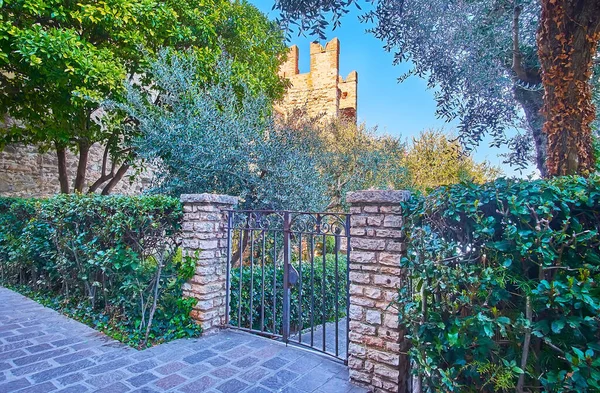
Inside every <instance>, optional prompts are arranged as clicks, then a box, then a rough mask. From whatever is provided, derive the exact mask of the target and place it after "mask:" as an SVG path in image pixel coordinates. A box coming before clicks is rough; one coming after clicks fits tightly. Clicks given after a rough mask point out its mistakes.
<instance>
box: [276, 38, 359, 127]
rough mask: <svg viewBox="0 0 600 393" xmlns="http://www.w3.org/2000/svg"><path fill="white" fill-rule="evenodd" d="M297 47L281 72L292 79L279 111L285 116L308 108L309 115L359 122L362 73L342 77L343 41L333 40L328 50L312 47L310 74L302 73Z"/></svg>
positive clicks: (315, 45) (316, 46)
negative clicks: (358, 112) (357, 120)
mask: <svg viewBox="0 0 600 393" xmlns="http://www.w3.org/2000/svg"><path fill="white" fill-rule="evenodd" d="M299 52H300V51H299V50H298V47H297V46H296V45H294V46H292V47H291V48H290V51H289V54H288V58H287V60H286V62H285V63H284V64H282V65H281V67H280V69H279V75H280V76H281V77H284V78H287V79H289V81H290V82H291V86H290V87H289V88H288V91H287V92H286V95H285V97H284V98H283V100H282V102H281V103H279V104H278V105H277V110H278V111H279V112H281V113H282V114H283V115H284V116H285V115H287V114H289V113H291V112H292V111H293V110H294V109H295V108H298V109H305V110H306V111H307V114H308V115H309V116H311V117H312V116H320V115H323V116H325V117H328V118H340V117H345V118H347V119H350V120H351V121H354V122H356V111H357V86H358V74H357V73H356V71H352V72H351V73H350V75H348V77H347V78H346V79H344V78H342V77H341V76H340V75H339V69H340V67H339V65H340V41H339V40H338V39H337V38H334V39H332V40H331V41H329V42H328V43H327V44H326V45H325V47H323V46H321V44H319V43H318V42H313V43H311V44H310V71H309V72H308V73H304V74H300V72H299V70H298V59H299V55H300V53H299Z"/></svg>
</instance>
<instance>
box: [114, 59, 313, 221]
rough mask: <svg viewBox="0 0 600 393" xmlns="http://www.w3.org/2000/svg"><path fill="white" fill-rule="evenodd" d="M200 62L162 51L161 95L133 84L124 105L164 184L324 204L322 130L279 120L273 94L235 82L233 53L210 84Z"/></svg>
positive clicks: (259, 202)
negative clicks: (199, 73)
mask: <svg viewBox="0 0 600 393" xmlns="http://www.w3.org/2000/svg"><path fill="white" fill-rule="evenodd" d="M198 62H199V60H198V58H197V56H196V55H194V54H193V53H186V54H185V55H178V54H176V53H173V52H170V51H162V52H161V53H160V55H159V57H158V60H157V61H155V62H152V63H151V69H150V73H151V74H152V75H154V78H153V86H155V88H156V89H157V90H158V91H160V102H159V103H156V102H155V101H152V100H150V99H149V97H147V96H146V95H144V94H142V93H140V92H139V91H138V90H137V89H135V88H134V87H131V88H130V89H129V94H128V100H127V103H126V104H124V105H120V106H119V108H121V109H122V110H124V111H125V112H126V113H127V114H128V115H129V116H131V117H132V118H133V119H135V120H136V122H137V123H138V127H139V129H140V132H141V137H140V138H139V139H138V141H137V148H138V150H139V154H140V156H141V157H143V158H144V159H146V160H149V161H152V162H155V163H156V164H157V166H158V171H157V173H158V177H159V178H158V184H157V188H158V189H159V190H161V191H164V192H168V193H170V194H173V195H178V194H181V193H198V192H214V193H220V194H229V195H237V196H240V197H241V198H242V200H243V202H242V204H241V205H242V207H244V208H266V209H292V210H294V209H295V210H309V209H319V207H321V206H323V205H324V200H323V197H322V195H323V182H322V179H321V176H320V175H319V173H318V171H317V165H318V159H317V157H316V155H317V152H318V151H319V150H320V147H319V146H318V143H319V142H318V140H317V138H314V137H312V136H311V134H310V133H304V134H303V137H302V136H301V133H300V131H299V130H292V129H290V128H287V127H282V126H279V125H277V124H276V123H275V121H274V119H273V118H272V117H271V114H270V110H271V101H270V99H269V98H268V97H267V96H265V95H264V94H253V93H252V92H251V91H250V90H249V88H248V86H247V85H246V84H244V83H241V84H238V83H236V81H235V76H234V75H233V69H232V67H233V63H232V62H231V61H230V60H228V59H227V58H223V59H222V60H221V61H220V63H219V66H218V67H217V69H216V74H217V75H218V79H217V80H216V81H214V82H213V83H210V84H205V83H203V82H202V81H201V80H198V78H197V77H196V72H195V70H196V69H197V67H198Z"/></svg>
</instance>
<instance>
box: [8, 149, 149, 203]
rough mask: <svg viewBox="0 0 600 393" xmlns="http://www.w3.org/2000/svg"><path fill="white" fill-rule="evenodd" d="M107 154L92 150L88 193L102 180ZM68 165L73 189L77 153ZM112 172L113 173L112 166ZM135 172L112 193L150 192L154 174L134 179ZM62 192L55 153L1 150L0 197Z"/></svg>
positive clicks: (90, 153) (147, 171) (51, 151)
mask: <svg viewBox="0 0 600 393" xmlns="http://www.w3.org/2000/svg"><path fill="white" fill-rule="evenodd" d="M103 154H104V148H103V147H102V146H100V145H99V144H94V145H92V147H91V148H90V152H89V158H88V167H87V176H86V181H87V184H86V187H85V189H84V192H86V191H87V187H89V186H90V185H91V184H92V183H93V182H95V181H96V180H97V179H98V178H99V177H100V175H101V173H102V159H103ZM67 164H68V166H67V174H68V177H69V182H70V185H69V187H70V188H71V189H72V188H73V183H74V181H75V174H76V172H77V159H76V155H75V154H74V153H73V152H70V151H69V152H67ZM108 168H109V169H110V163H109V166H108ZM117 168H118V167H117ZM134 172H135V170H134V169H133V168H130V169H129V171H128V172H127V174H126V175H125V177H124V178H123V179H121V181H120V182H119V183H117V185H116V186H115V188H114V189H113V192H112V193H113V194H125V195H138V194H141V193H142V192H143V191H144V190H147V189H148V188H149V187H150V185H151V183H152V177H153V173H152V170H151V169H150V168H145V169H144V170H143V171H141V173H139V174H137V175H136V176H135V177H134V178H132V177H131V175H133V174H134ZM104 185H106V183H104ZM101 190H102V187H101V188H100V191H101ZM59 191H60V185H59V183H58V160H57V158H56V152H55V151H53V150H50V151H48V152H46V153H40V151H39V149H38V147H37V146H24V145H19V144H15V145H8V146H5V147H4V149H3V150H0V196H11V197H35V198H44V197H49V196H51V195H54V194H57V193H58V192H59Z"/></svg>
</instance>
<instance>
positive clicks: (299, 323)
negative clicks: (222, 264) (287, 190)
mask: <svg viewBox="0 0 600 393" xmlns="http://www.w3.org/2000/svg"><path fill="white" fill-rule="evenodd" d="M255 231H259V232H260V234H259V235H257V234H256V233H255ZM279 234H281V235H279ZM331 238H333V240H334V244H333V247H334V248H333V251H332V252H329V253H328V251H327V250H328V242H327V240H328V239H329V240H331ZM342 238H346V250H345V251H346V253H345V254H346V261H345V264H346V266H345V267H346V272H345V273H346V274H345V280H346V283H345V285H344V290H345V291H346V293H345V295H346V296H345V297H344V298H345V299H344V300H345V303H346V304H345V306H346V307H345V317H346V332H345V338H346V341H345V344H346V345H345V349H346V351H345V353H344V354H342V355H340V347H339V340H340V331H339V330H340V323H339V322H340V301H339V300H340V299H339V297H340V290H341V286H340V283H339V280H340V265H339V264H340V258H339V253H340V252H342V248H341V247H340V246H341V244H342V243H341V239H342ZM234 240H235V241H234ZM227 241H228V247H227V279H226V290H227V294H226V323H227V325H229V326H230V327H234V328H236V329H239V330H243V331H247V332H252V333H256V334H260V335H265V336H269V337H272V338H279V339H281V340H282V341H283V342H285V343H286V344H287V343H290V344H294V345H300V346H303V347H307V348H309V349H313V350H316V351H318V352H322V353H325V354H328V355H330V356H334V357H335V358H337V359H340V360H344V362H346V356H347V353H348V344H349V343H348V332H349V321H348V313H349V307H350V302H349V300H350V299H349V297H350V296H349V266H348V263H349V254H350V215H349V214H344V213H329V212H326V213H308V212H297V211H273V210H228V219H227ZM319 241H320V242H321V244H320V245H319V246H320V247H316V246H317V243H318V242H319ZM234 243H237V248H238V249H237V251H236V252H235V253H234V249H233V245H234ZM248 243H250V244H249V246H250V247H248ZM271 246H272V247H271ZM269 247H270V248H272V258H273V260H272V266H273V277H272V281H273V282H272V290H273V294H272V315H271V317H272V318H273V320H272V326H270V327H269V328H267V326H265V324H266V322H267V319H266V318H267V315H266V314H265V312H266V311H267V310H266V307H268V305H267V291H266V285H267V282H266V280H267V279H268V278H267V275H266V271H267V266H268V263H269V262H268V259H267V258H270V257H269V254H270V253H269V252H268V251H269V250H268V248H269ZM296 247H297V248H296ZM305 247H306V248H307V252H308V260H306V259H305V258H303V254H304V248H305ZM248 249H249V251H250V252H249V254H248V253H247V250H248ZM318 249H320V250H318ZM258 250H260V255H258V252H259V251H258ZM278 252H279V255H278ZM316 252H320V253H321V255H320V256H321V261H320V262H321V263H320V265H321V267H318V266H317V265H319V263H317V264H315V257H316V256H317V255H315V254H316ZM296 253H297V254H296ZM332 253H333V257H334V258H332V259H333V260H332V261H331V262H333V263H331V262H328V257H329V256H330V255H331V254H332ZM292 255H294V258H295V259H292ZM281 256H282V257H283V258H281ZM257 258H260V270H261V271H260V274H259V276H258V277H257V278H260V281H261V282H260V289H259V285H258V283H255V282H254V279H255V274H256V273H258V272H256V270H257V268H258V265H257V263H258V260H257ZM234 259H235V260H234ZM282 259H283V261H281V260H282ZM307 262H308V265H307ZM234 263H237V264H238V266H237V267H238V269H239V272H236V271H235V268H236V266H234ZM293 264H295V266H296V267H297V268H298V270H296V269H295V268H294V265H293ZM255 265H256V266H255ZM332 265H333V266H332ZM306 267H308V268H310V275H307V274H306V273H307V272H306ZM248 268H249V271H248V270H247V269H248ZM321 268H322V274H321V278H320V283H319V284H320V285H321V288H320V296H321V299H320V302H319V303H320V305H319V306H320V309H321V310H320V312H321V318H319V319H320V321H319V322H320V324H321V331H320V332H321V333H322V335H323V336H322V337H321V340H318V341H321V342H320V343H318V344H317V343H315V339H316V338H317V337H316V332H317V331H318V330H316V329H315V328H317V326H315V322H317V321H315V312H317V311H318V310H317V304H315V303H316V301H317V292H315V290H316V288H315V279H316V276H315V269H321ZM328 269H332V270H333V273H334V282H333V283H331V284H333V286H334V287H333V288H331V289H330V287H329V286H328V285H331V284H330V281H328V279H327V276H328V274H327V271H328ZM330 271H331V270H330ZM247 272H249V274H250V275H249V278H250V282H249V283H247V284H246V285H247V286H246V285H245V284H244V281H245V280H247V278H245V277H247ZM292 272H293V273H294V274H293V275H291V273H292ZM236 273H237V274H236ZM281 273H283V280H282V282H281V284H279V282H278V274H281ZM233 274H236V275H235V276H233ZM232 277H235V278H237V279H238V281H239V282H238V287H237V288H232V283H231V279H232ZM280 277H281V276H280ZM309 277H310V282H307V280H308V278H309ZM292 279H293V281H292ZM255 284H256V285H255ZM295 284H297V285H295ZM279 285H281V287H279ZM306 285H310V304H309V305H308V306H309V307H308V308H309V309H310V315H306V311H307V310H305V309H304V305H303V299H305V297H306V296H308V293H307V292H306ZM293 288H295V289H294V295H292V289H293ZM278 290H279V296H282V298H280V299H281V301H282V304H281V305H280V306H281V307H282V309H281V310H280V312H281V315H280V320H281V322H279V323H278V320H277V318H278V317H277V314H278V309H277V307H278V303H279V301H278ZM232 291H235V292H237V297H238V299H237V301H238V304H237V310H235V311H234V313H235V314H237V321H236V323H235V326H232V324H231V322H232V321H231V318H232V317H235V314H233V315H232V313H231V310H230V309H231V306H232V303H231V302H232V299H233V298H232V296H231V295H232V293H235V292H232ZM258 291H260V292H258ZM255 292H256V294H255ZM331 292H333V294H334V296H333V298H334V300H333V301H334V304H333V305H332V304H331V303H330V302H331V300H329V299H327V295H328V294H329V295H331ZM248 294H249V296H248ZM255 295H256V297H257V298H258V296H260V324H256V325H255V312H254V311H255V310H254V308H255V307H256V304H258V299H255ZM244 296H246V298H244ZM292 297H294V299H295V300H294V301H296V300H297V301H298V305H297V307H296V308H295V310H296V311H297V312H298V316H297V318H294V320H296V323H295V324H294V326H293V329H294V330H293V331H292V324H291V322H292V309H291V300H292ZM330 297H331V296H330ZM255 300H256V301H255ZM248 305H249V310H248V312H246V307H248ZM257 311H258V310H257ZM332 311H333V313H334V315H333V316H332V317H333V318H330V317H329V316H331V312H332ZM245 315H248V320H247V321H246V320H245V317H244V316H245ZM342 316H344V315H342ZM256 317H257V318H258V317H259V315H258V314H256ZM306 317H309V318H308V319H309V321H310V343H308V342H305V341H306V339H307V338H308V337H305V333H306V332H305V330H306V329H305V325H304V321H305V318H306ZM328 320H329V321H330V322H333V323H330V322H328ZM256 322H258V321H256ZM317 323H318V322H317ZM328 323H329V326H328V325H327V324H328ZM258 325H260V326H258ZM259 329H260V330H259ZM280 329H281V330H280ZM269 330H271V331H269ZM331 330H334V331H333V332H330V331H331ZM328 332H329V335H330V336H334V337H331V338H335V344H334V345H333V348H332V347H331V346H330V347H329V348H328V339H327V334H328ZM292 333H293V334H294V336H293V337H292V336H291V335H292ZM315 344H317V345H316V346H315Z"/></svg>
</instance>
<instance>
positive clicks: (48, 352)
mask: <svg viewBox="0 0 600 393" xmlns="http://www.w3.org/2000/svg"><path fill="white" fill-rule="evenodd" d="M166 391H169V392H182V393H195V392H210V393H234V392H243V393H265V392H287V393H302V392H318V393H321V392H322V393H327V392H331V393H337V392H339V393H346V392H349V393H361V392H365V390H363V389H361V388H358V387H356V386H353V385H351V384H350V383H348V371H347V369H346V367H344V366H343V365H342V364H340V363H336V362H333V361H331V360H329V359H327V358H324V357H323V356H320V355H317V354H313V353H309V352H307V351H304V350H301V349H297V348H293V347H286V346H284V345H283V344H280V343H277V342H274V341H272V340H269V339H265V338H261V337H258V336H253V335H249V334H245V333H239V332H234V331H223V332H221V333H219V334H215V335H211V336H207V337H201V338H199V339H184V340H177V341H173V342H170V343H167V344H163V345H159V346H156V347H153V348H150V349H146V350H144V351H137V350H135V349H132V348H130V347H127V346H125V345H124V344H121V343H119V342H117V341H115V340H113V339H110V338H108V337H106V336H105V335H103V334H101V333H99V332H97V331H95V330H93V329H91V328H89V327H87V326H85V325H83V324H81V323H79V322H77V321H74V320H72V319H69V318H67V317H65V316H62V315H60V314H59V313H57V312H56V311H54V310H51V309H48V308H45V307H43V306H42V305H40V304H38V303H36V302H34V301H32V300H30V299H28V298H26V297H23V296H21V295H19V294H17V293H15V292H12V291H10V290H8V289H5V288H2V287H0V393H8V392H20V393H26V392H27V393H32V392H38V393H39V392H69V393H71V392H72V393H79V392H103V393H109V392H110V393H124V392H140V393H141V392H145V393H151V392H166Z"/></svg>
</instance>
